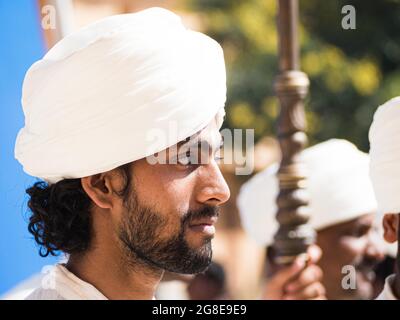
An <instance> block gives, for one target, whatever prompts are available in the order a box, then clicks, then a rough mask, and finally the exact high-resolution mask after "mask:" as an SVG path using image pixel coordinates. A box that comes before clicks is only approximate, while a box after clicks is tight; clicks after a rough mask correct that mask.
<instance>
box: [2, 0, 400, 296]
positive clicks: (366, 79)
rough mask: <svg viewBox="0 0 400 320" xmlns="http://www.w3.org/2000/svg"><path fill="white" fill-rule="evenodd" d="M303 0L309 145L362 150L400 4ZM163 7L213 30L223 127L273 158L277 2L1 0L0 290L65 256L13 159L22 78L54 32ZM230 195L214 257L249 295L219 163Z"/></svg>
mask: <svg viewBox="0 0 400 320" xmlns="http://www.w3.org/2000/svg"><path fill="white" fill-rule="evenodd" d="M299 2H300V45H301V69H302V70H303V71H304V72H306V73H307V74H308V76H309V78H310V80H311V86H310V93H309V95H308V98H307V101H306V114H307V121H308V129H307V133H308V136H309V139H310V144H315V143H317V142H320V141H323V140H326V139H329V138H344V139H347V140H349V141H351V142H353V143H355V144H356V145H357V146H358V147H359V148H360V149H361V150H363V151H368V148H369V146H368V128H369V125H370V123H371V121H372V115H373V113H374V111H375V110H376V108H377V107H378V105H380V104H382V103H383V102H385V101H386V100H388V99H389V98H391V97H393V96H396V95H398V88H399V87H400V32H398V31H399V30H400V19H399V18H398V17H399V16H400V1H398V0H381V1H379V3H377V1H374V0H352V1H348V0H346V1H345V0H335V1H317V0H301V1H299ZM346 4H351V5H353V6H354V7H355V8H356V13H357V15H356V19H357V20H356V29H355V30H351V29H350V30H344V29H343V28H342V25H341V20H342V18H343V14H342V13H341V9H342V7H343V6H344V5H346ZM47 5H52V6H54V8H56V12H55V14H56V23H57V25H56V28H55V29H51V28H50V29H46V28H43V26H45V25H46V21H45V20H44V19H46V15H48V14H49V11H47V10H45V9H46V6H47ZM152 6H159V7H164V8H168V9H171V10H173V11H175V12H176V13H178V14H180V15H181V16H182V18H183V20H184V23H185V24H186V25H187V26H189V27H191V28H194V29H197V30H200V31H202V32H205V33H207V34H208V35H210V36H211V37H213V38H215V39H216V40H217V41H218V42H219V43H220V44H221V45H222V47H223V48H224V52H225V59H226V64H227V76H228V100H227V105H226V111H227V117H226V122H225V127H228V128H254V129H255V138H256V142H257V144H256V146H255V169H256V170H255V172H258V171H260V170H262V169H263V168H265V167H267V166H268V165H269V164H270V163H272V162H273V161H276V160H277V159H279V152H278V144H277V142H276V140H275V138H274V132H275V119H276V117H277V114H278V105H277V100H276V98H275V96H274V92H273V82H274V78H275V77H276V75H277V72H278V65H277V28H276V25H275V16H276V9H277V5H276V1H274V0H246V1H233V0H164V1H152V0H146V1H145V0H61V1H60V0H59V1H57V0H53V1H37V0H20V1H5V0H1V1H0V44H1V50H0V119H1V126H0V159H1V162H0V164H1V165H0V226H1V232H0V296H1V295H2V294H4V293H5V292H7V291H8V290H9V289H11V288H12V287H14V286H15V285H16V284H18V283H19V282H20V281H21V280H24V279H26V278H28V277H29V276H31V275H32V274H35V273H38V272H40V270H41V268H42V267H43V266H45V265H48V264H53V263H54V262H56V261H57V260H58V259H59V258H60V257H48V258H40V257H39V255H38V248H37V247H36V246H35V243H34V241H33V239H32V238H31V236H30V234H29V233H28V231H27V222H26V221H27V218H28V216H29V215H28V213H27V210H26V201H27V197H26V196H25V189H26V188H27V187H28V186H30V185H31V184H32V183H33V182H34V181H35V179H34V178H32V177H29V176H27V175H26V174H24V173H23V171H22V168H21V166H20V165H19V163H18V162H17V161H16V160H15V159H14V142H15V138H16V135H17V133H18V130H19V129H20V128H21V127H22V126H23V121H24V120H23V113H22V107H21V104H20V97H21V87H22V82H23V78H24V74H25V72H26V71H27V69H28V68H29V66H30V65H31V64H32V63H33V62H35V61H36V60H38V59H40V58H41V57H42V56H43V55H44V53H45V52H46V51H47V50H48V49H49V48H50V47H52V46H53V45H54V43H55V42H57V41H58V40H59V39H61V37H63V36H65V35H66V34H68V33H70V32H73V31H74V30H76V29H78V28H80V27H82V26H84V25H87V24H89V23H91V22H93V21H95V20H98V19H100V18H102V17H105V16H108V15H113V14H118V13H126V12H135V11H138V10H141V9H144V8H147V7H152ZM222 170H223V173H224V175H225V177H226V179H227V182H228V184H229V185H230V187H231V191H232V197H231V199H230V201H229V203H228V204H227V205H226V206H225V208H224V212H223V214H222V215H221V219H220V221H219V224H218V232H217V236H216V239H215V244H214V248H215V255H214V256H215V261H217V262H218V263H220V264H221V265H222V266H223V268H224V270H225V275H226V283H227V287H228V290H229V292H230V295H231V297H232V298H245V299H246V298H255V297H256V296H257V292H256V288H257V284H258V281H259V277H260V274H261V271H262V268H263V258H264V249H263V248H259V247H257V245H256V244H255V243H253V241H252V240H251V239H250V238H248V236H246V235H245V234H244V232H243V230H242V228H241V225H240V219H239V216H238V213H237V208H236V204H235V203H236V195H237V192H238V190H239V188H240V185H241V184H242V183H243V182H244V181H245V180H247V179H248V178H249V176H236V175H235V174H234V170H233V168H231V167H229V166H226V167H222Z"/></svg>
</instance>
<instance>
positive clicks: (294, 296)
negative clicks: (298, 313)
mask: <svg viewBox="0 0 400 320" xmlns="http://www.w3.org/2000/svg"><path fill="white" fill-rule="evenodd" d="M325 293H326V291H325V288H324V286H323V285H322V284H321V283H320V282H314V283H313V284H311V285H309V286H308V287H306V288H304V289H303V290H301V291H298V292H296V293H291V294H286V295H284V296H283V299H284V300H310V299H313V300H317V299H321V300H323V299H325Z"/></svg>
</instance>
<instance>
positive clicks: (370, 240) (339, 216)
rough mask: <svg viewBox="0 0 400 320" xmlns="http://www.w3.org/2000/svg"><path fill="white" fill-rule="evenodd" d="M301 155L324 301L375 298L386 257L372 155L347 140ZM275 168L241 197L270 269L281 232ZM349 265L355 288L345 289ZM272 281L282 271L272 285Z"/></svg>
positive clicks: (248, 227)
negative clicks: (375, 280)
mask: <svg viewBox="0 0 400 320" xmlns="http://www.w3.org/2000/svg"><path fill="white" fill-rule="evenodd" d="M301 156H302V159H303V161H304V164H305V165H306V166H307V170H308V172H309V174H308V180H307V191H308V193H309V196H310V210H311V218H310V224H311V226H312V227H313V228H314V229H315V230H316V231H317V245H318V246H319V247H320V248H321V250H322V253H323V254H322V258H321V260H320V261H319V263H318V265H319V266H320V267H321V269H322V271H323V280H322V283H323V285H324V287H325V289H326V297H327V298H328V299H371V298H372V297H373V296H372V294H373V286H372V283H371V282H372V278H371V277H372V276H373V273H372V272H371V269H372V267H373V266H374V265H375V264H376V263H377V262H379V261H380V260H381V259H382V258H383V255H382V246H381V245H380V244H379V241H378V240H379V239H378V238H379V237H376V232H375V231H374V229H373V222H374V214H375V213H376V200H375V197H374V194H373V190H372V186H371V183H370V181H369V175H368V164H369V159H368V155H367V154H365V153H363V152H361V151H359V150H358V149H357V148H356V147H355V146H354V145H353V144H351V143H350V142H348V141H345V140H338V139H333V140H329V141H326V142H323V143H320V144H317V145H315V146H313V147H310V148H308V149H306V150H304V151H303V152H302V155H301ZM277 170H278V164H274V165H272V166H271V167H269V168H267V169H266V170H264V171H263V172H260V173H259V174H257V175H256V176H254V177H253V178H252V179H250V180H249V181H248V182H246V183H245V184H244V185H243V186H242V189H241V191H240V194H239V197H238V207H239V212H240V215H241V219H242V224H243V226H244V228H245V230H246V231H247V232H248V234H249V235H250V236H252V237H253V238H254V239H255V240H256V241H257V242H258V243H259V244H260V245H262V246H265V247H268V250H267V253H268V259H267V260H268V263H270V265H269V267H270V268H271V269H273V265H272V264H271V263H272V262H271V260H273V248H272V247H271V245H272V243H273V236H274V234H275V233H276V231H277V228H278V225H277V222H276V220H275V215H276V210H277V206H276V204H275V201H276V197H277V196H278V191H279V186H278V179H277V177H276V173H277ZM345 266H353V267H354V270H355V272H356V273H355V276H356V288H344V287H343V285H342V280H343V277H344V276H345V275H346V274H343V271H342V270H343V269H342V268H343V267H345ZM270 271H271V270H268V273H269V274H270V276H271V272H270ZM274 277H275V278H276V277H279V273H277V274H275V275H273V276H272V277H271V278H270V281H274ZM267 289H268V285H267ZM282 296H284V292H282Z"/></svg>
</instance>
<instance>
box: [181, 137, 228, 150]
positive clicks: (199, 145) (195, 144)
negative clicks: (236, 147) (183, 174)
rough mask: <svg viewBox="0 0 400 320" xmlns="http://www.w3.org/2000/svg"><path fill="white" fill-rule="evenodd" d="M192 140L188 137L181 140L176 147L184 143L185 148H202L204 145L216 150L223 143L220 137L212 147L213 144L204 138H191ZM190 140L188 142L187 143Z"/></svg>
mask: <svg viewBox="0 0 400 320" xmlns="http://www.w3.org/2000/svg"><path fill="white" fill-rule="evenodd" d="M192 140H193V141H190V139H185V140H182V141H180V142H179V143H178V148H179V147H180V146H182V145H185V148H187V149H192V148H196V147H197V148H202V147H206V148H209V149H212V150H218V149H219V148H222V146H223V144H224V140H223V138H222V137H220V139H219V143H218V144H216V145H215V146H214V148H212V147H213V146H212V145H211V144H210V143H209V142H208V140H204V139H196V138H195V139H192ZM188 142H190V143H188Z"/></svg>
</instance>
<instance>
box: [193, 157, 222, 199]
mask: <svg viewBox="0 0 400 320" xmlns="http://www.w3.org/2000/svg"><path fill="white" fill-rule="evenodd" d="M198 179H199V180H198V192H197V196H196V198H197V199H196V200H197V201H198V202H200V203H202V204H206V205H210V206H217V205H222V204H224V203H225V202H227V201H228V199H229V198H230V190H229V187H228V184H227V183H226V181H225V178H224V177H223V175H222V172H221V170H220V168H219V167H218V164H217V163H216V162H215V161H211V162H210V163H208V164H206V165H203V166H202V167H201V168H200V170H199V175H198Z"/></svg>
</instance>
